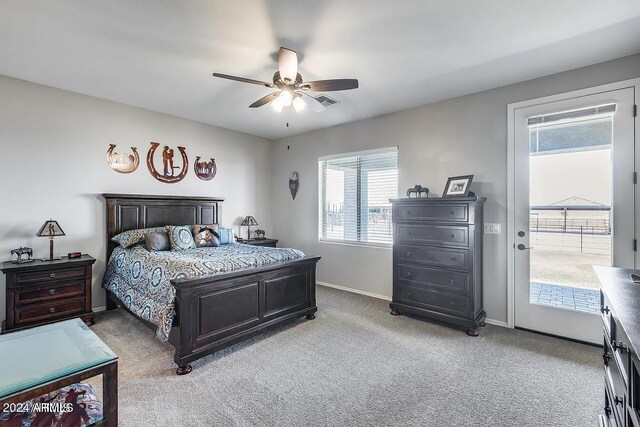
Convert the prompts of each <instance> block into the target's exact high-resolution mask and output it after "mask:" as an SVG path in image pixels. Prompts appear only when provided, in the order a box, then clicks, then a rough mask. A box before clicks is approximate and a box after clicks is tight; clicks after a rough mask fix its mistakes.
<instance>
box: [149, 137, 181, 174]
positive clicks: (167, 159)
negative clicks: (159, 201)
mask: <svg viewBox="0 0 640 427" xmlns="http://www.w3.org/2000/svg"><path fill="white" fill-rule="evenodd" d="M159 146H160V144H159V143H157V142H152V143H151V148H149V151H148V152H147V168H148V169H149V173H150V174H151V176H153V177H154V178H155V179H157V180H158V181H160V182H166V183H167V184H173V183H175V182H180V181H182V180H183V179H184V177H185V176H187V172H188V170H189V158H188V157H187V152H186V150H185V148H184V147H178V151H180V156H181V157H182V168H181V167H180V166H175V164H174V151H173V148H169V146H168V145H165V146H164V147H163V150H162V173H160V172H158V170H157V169H156V166H155V164H154V163H153V155H154V154H155V152H156V150H157V149H158V147H159ZM176 169H181V170H180V172H179V173H178V174H176V173H175V170H176Z"/></svg>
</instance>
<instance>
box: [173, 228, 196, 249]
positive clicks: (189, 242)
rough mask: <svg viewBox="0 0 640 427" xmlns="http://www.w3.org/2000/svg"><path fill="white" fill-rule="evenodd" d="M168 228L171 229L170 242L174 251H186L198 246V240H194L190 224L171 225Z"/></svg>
mask: <svg viewBox="0 0 640 427" xmlns="http://www.w3.org/2000/svg"><path fill="white" fill-rule="evenodd" d="M167 229H168V230H169V242H170V243H171V250H172V251H184V250H186V249H193V248H195V247H196V242H195V241H194V240H193V235H192V234H191V229H190V228H189V226H188V225H169V226H167Z"/></svg>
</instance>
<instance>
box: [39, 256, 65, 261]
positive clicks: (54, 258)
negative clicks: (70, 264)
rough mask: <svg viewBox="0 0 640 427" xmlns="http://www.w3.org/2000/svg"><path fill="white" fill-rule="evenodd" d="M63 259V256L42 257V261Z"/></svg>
mask: <svg viewBox="0 0 640 427" xmlns="http://www.w3.org/2000/svg"><path fill="white" fill-rule="evenodd" d="M61 259H62V257H61V256H55V257H53V258H40V261H42V262H47V261H60V260H61Z"/></svg>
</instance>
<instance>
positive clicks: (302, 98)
mask: <svg viewBox="0 0 640 427" xmlns="http://www.w3.org/2000/svg"><path fill="white" fill-rule="evenodd" d="M213 76H214V77H220V78H223V79H229V80H235V81H237V82H243V83H251V84H254V85H260V86H265V87H268V88H274V89H277V90H276V91H275V92H273V93H270V94H269V95H267V96H263V97H262V98H260V99H258V100H257V101H256V102H254V103H253V104H251V105H249V108H258V107H262V106H263V105H266V104H269V103H271V106H272V107H273V109H274V110H276V111H277V112H281V111H282V109H283V108H284V107H288V106H290V105H293V108H294V109H295V110H296V111H302V110H304V109H305V107H306V106H307V105H308V106H309V109H310V110H312V111H315V112H320V111H323V110H324V105H322V104H321V103H320V101H318V100H317V99H316V98H314V97H313V96H311V94H309V92H329V91H338V90H349V89H356V88H357V87H358V80H356V79H333V80H316V81H314V82H304V81H303V80H302V76H301V75H300V74H299V73H298V55H297V54H296V52H295V51H293V50H291V49H287V48H285V47H281V48H280V51H279V52H278V71H276V73H275V74H274V75H273V83H267V82H262V81H260V80H252V79H245V78H244V77H236V76H230V75H228V74H219V73H213Z"/></svg>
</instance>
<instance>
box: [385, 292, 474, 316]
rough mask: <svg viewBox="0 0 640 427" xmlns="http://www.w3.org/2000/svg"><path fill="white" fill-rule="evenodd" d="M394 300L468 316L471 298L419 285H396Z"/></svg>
mask: <svg viewBox="0 0 640 427" xmlns="http://www.w3.org/2000/svg"><path fill="white" fill-rule="evenodd" d="M394 300H397V301H398V302H400V303H403V304H407V305H413V306H422V307H424V308H427V309H430V310H433V311H439V312H442V313H450V314H455V315H458V316H463V317H466V316H467V307H468V306H469V298H468V297H466V296H463V295H455V294H449V293H444V292H438V291H434V290H432V289H426V288H424V287H419V286H406V285H396V287H395V297H394Z"/></svg>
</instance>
